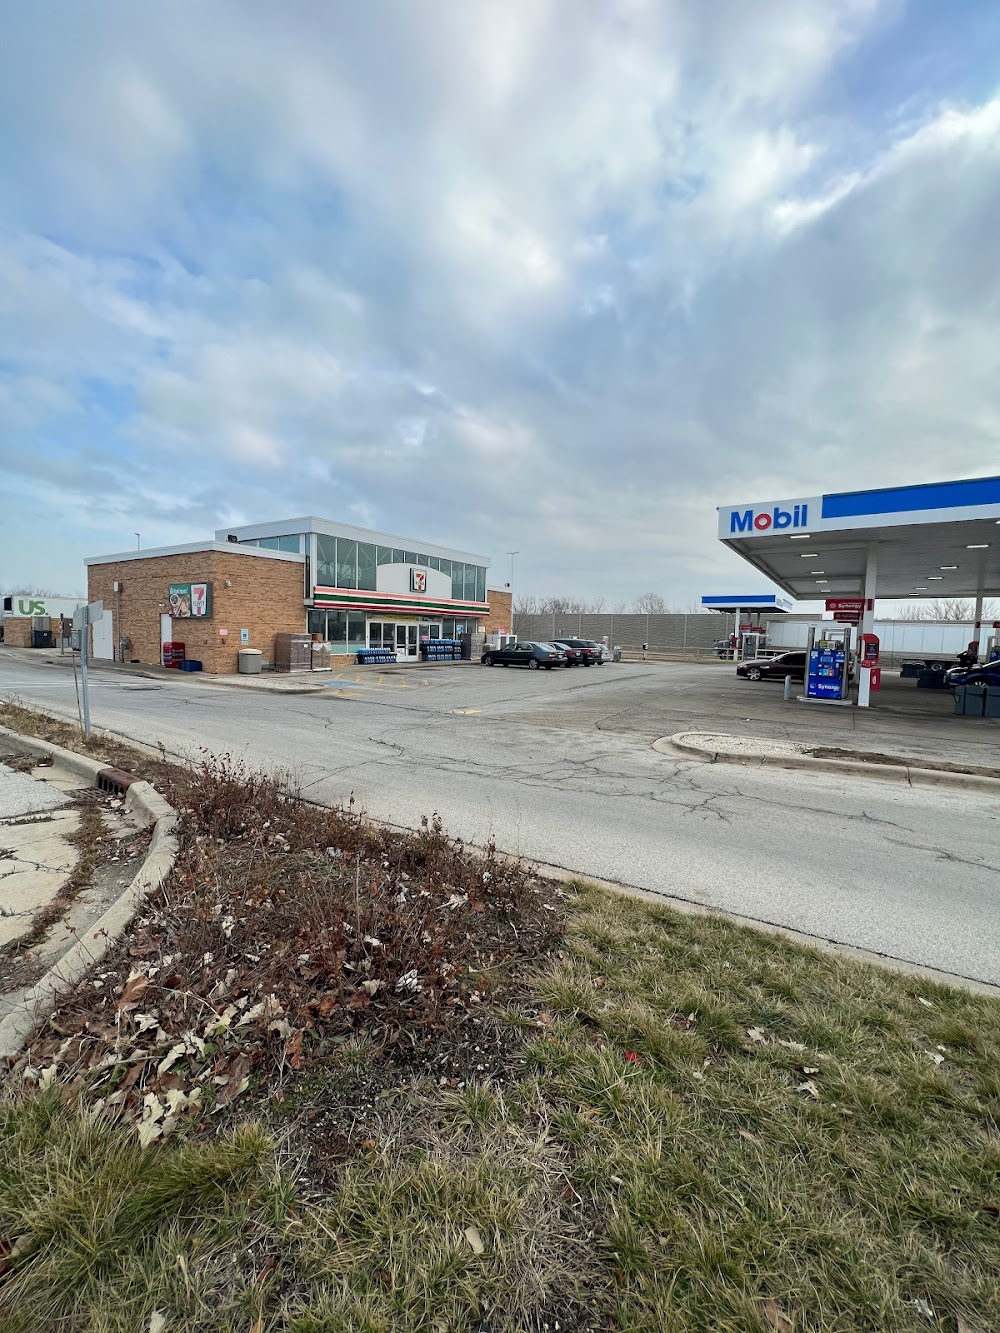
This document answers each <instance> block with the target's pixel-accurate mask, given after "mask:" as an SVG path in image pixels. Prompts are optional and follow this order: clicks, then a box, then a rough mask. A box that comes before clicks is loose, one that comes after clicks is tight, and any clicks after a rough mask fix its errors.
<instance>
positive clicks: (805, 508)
mask: <svg viewBox="0 0 1000 1333" xmlns="http://www.w3.org/2000/svg"><path fill="white" fill-rule="evenodd" d="M810 514H813V515H815V516H816V517H818V516H819V501H818V500H815V499H806V500H780V501H779V502H778V503H777V504H766V505H762V504H755V505H746V506H744V505H734V506H733V507H732V508H731V509H720V510H719V536H720V537H721V538H722V539H723V541H725V539H726V538H727V537H764V536H769V535H770V534H771V533H775V532H806V531H808V529H809V523H810ZM813 521H814V522H815V518H814V519H813Z"/></svg>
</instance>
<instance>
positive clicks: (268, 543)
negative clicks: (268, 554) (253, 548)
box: [260, 537, 278, 551]
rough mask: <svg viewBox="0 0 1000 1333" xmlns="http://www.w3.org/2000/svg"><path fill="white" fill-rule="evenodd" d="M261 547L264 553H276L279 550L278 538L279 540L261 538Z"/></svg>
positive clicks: (275, 538)
mask: <svg viewBox="0 0 1000 1333" xmlns="http://www.w3.org/2000/svg"><path fill="white" fill-rule="evenodd" d="M260 545H261V549H262V550H264V551H276V550H277V549H278V538H277V537H261V539H260Z"/></svg>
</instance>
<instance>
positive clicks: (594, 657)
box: [552, 639, 602, 666]
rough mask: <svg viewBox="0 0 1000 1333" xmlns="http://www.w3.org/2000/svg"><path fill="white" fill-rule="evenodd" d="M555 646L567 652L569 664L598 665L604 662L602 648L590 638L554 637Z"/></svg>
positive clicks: (553, 643)
mask: <svg viewBox="0 0 1000 1333" xmlns="http://www.w3.org/2000/svg"><path fill="white" fill-rule="evenodd" d="M552 646H553V648H561V649H562V651H563V652H564V653H565V654H566V665H567V666H593V665H594V663H595V662H596V663H597V665H598V666H600V665H601V664H602V657H601V650H600V648H599V647H598V646H597V644H596V643H592V642H591V641H590V639H553V641H552Z"/></svg>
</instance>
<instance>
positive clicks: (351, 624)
mask: <svg viewBox="0 0 1000 1333" xmlns="http://www.w3.org/2000/svg"><path fill="white" fill-rule="evenodd" d="M367 628H368V622H367V617H366V616H365V613H364V612H363V611H348V612H347V642H348V643H350V644H358V645H359V646H360V647H362V648H363V647H364V644H365V633H366V631H367Z"/></svg>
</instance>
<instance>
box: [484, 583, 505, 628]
mask: <svg viewBox="0 0 1000 1333" xmlns="http://www.w3.org/2000/svg"><path fill="white" fill-rule="evenodd" d="M486 600H487V601H488V602H489V604H490V614H489V615H488V616H487V617H486V620H485V621H484V622H483V629H484V630H485V632H486V633H487V634H510V633H512V631H511V627H510V619H511V606H510V593H509V592H501V591H500V589H499V588H490V589H489V590H488V591H487V593H486Z"/></svg>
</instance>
